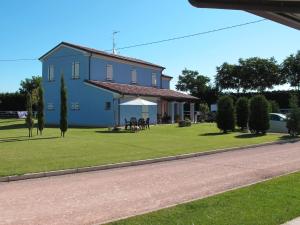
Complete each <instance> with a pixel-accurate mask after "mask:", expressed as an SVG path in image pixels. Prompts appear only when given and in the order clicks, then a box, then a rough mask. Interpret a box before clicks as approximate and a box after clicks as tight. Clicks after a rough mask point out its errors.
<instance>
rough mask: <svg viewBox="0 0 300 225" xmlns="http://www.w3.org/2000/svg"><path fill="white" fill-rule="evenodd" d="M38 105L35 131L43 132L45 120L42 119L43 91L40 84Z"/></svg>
mask: <svg viewBox="0 0 300 225" xmlns="http://www.w3.org/2000/svg"><path fill="white" fill-rule="evenodd" d="M38 94H39V98H38V107H37V110H38V111H37V119H38V126H37V133H38V132H40V134H41V135H42V134H43V129H44V127H45V120H44V105H45V104H44V91H43V88H42V86H41V87H39V89H38Z"/></svg>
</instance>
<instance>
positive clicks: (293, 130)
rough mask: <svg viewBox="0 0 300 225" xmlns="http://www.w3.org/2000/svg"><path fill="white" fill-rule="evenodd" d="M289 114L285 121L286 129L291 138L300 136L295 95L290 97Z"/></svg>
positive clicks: (299, 118) (298, 112)
mask: <svg viewBox="0 0 300 225" xmlns="http://www.w3.org/2000/svg"><path fill="white" fill-rule="evenodd" d="M290 107H291V109H292V110H291V113H290V115H289V116H288V119H287V124H286V125H287V128H288V130H289V134H290V135H291V136H296V135H298V134H300V108H299V104H298V97H297V95H295V94H294V95H291V97H290Z"/></svg>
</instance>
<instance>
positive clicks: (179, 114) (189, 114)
mask: <svg viewBox="0 0 300 225" xmlns="http://www.w3.org/2000/svg"><path fill="white" fill-rule="evenodd" d="M157 107H158V108H157V112H158V116H157V117H158V118H157V122H158V123H176V122H178V121H180V120H184V119H190V120H191V122H192V123H194V122H196V120H195V103H194V102H192V101H183V100H178V99H163V98H161V99H160V100H159V102H158V105H157ZM187 109H188V110H187Z"/></svg>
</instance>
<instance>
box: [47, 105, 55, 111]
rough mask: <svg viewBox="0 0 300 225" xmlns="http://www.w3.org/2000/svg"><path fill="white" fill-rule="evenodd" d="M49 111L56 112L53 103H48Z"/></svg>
mask: <svg viewBox="0 0 300 225" xmlns="http://www.w3.org/2000/svg"><path fill="white" fill-rule="evenodd" d="M47 109H48V111H53V110H54V104H53V103H48V104H47Z"/></svg>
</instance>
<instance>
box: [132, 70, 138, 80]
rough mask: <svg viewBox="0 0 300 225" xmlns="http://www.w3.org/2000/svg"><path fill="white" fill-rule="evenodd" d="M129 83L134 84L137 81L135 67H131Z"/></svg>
mask: <svg viewBox="0 0 300 225" xmlns="http://www.w3.org/2000/svg"><path fill="white" fill-rule="evenodd" d="M131 83H133V84H136V83H137V73H136V69H133V70H132V71H131Z"/></svg>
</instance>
